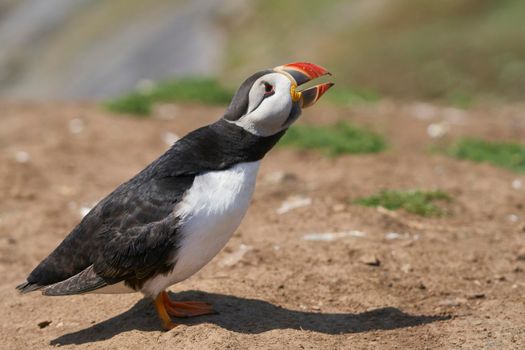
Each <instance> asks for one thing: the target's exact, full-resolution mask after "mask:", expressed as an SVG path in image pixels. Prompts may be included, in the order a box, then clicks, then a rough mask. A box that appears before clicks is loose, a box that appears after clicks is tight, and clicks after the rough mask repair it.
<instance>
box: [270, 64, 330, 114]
mask: <svg viewBox="0 0 525 350" xmlns="http://www.w3.org/2000/svg"><path fill="white" fill-rule="evenodd" d="M273 70H274V71H276V72H279V73H283V74H284V75H286V76H287V77H288V78H289V79H290V80H291V81H292V87H291V89H290V94H291V95H292V100H293V101H294V102H297V101H301V107H302V108H306V107H310V106H311V105H313V104H314V103H316V102H317V100H319V99H320V98H321V96H323V94H324V93H325V92H326V91H328V89H330V88H331V87H332V86H334V84H333V83H323V84H318V85H315V86H312V87H309V88H307V89H304V90H302V91H297V88H300V86H301V85H303V84H305V83H307V82H309V81H311V80H313V79H317V78H320V77H322V76H325V75H331V74H330V73H329V72H328V71H327V70H326V69H324V68H323V67H319V66H317V65H315V64H313V63H308V62H294V63H289V64H285V65H282V66H279V67H275V68H274V69H273Z"/></svg>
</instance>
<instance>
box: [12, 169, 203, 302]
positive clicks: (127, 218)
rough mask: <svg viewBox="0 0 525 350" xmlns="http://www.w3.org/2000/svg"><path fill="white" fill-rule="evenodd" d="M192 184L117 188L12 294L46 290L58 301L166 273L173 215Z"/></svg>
mask: <svg viewBox="0 0 525 350" xmlns="http://www.w3.org/2000/svg"><path fill="white" fill-rule="evenodd" d="M193 178H194V177H193V176H177V177H163V178H149V179H148V178H147V177H146V179H144V177H143V176H140V174H139V176H137V178H134V179H132V180H131V181H129V182H128V183H125V184H123V185H121V186H120V187H119V188H117V190H115V191H114V192H113V193H111V194H110V195H109V196H108V197H106V198H105V199H104V200H102V201H101V202H100V203H99V204H98V205H97V206H96V207H95V208H93V209H92V210H91V212H90V213H89V214H88V215H86V217H85V218H84V219H83V220H82V221H81V222H80V224H79V225H78V226H77V227H76V228H75V229H74V230H73V231H72V232H71V233H70V234H69V235H68V237H66V239H65V240H64V241H63V242H62V243H61V244H60V245H59V246H58V247H57V248H56V249H55V250H54V251H53V252H52V253H51V254H50V255H49V256H48V257H47V258H46V259H44V260H43V261H42V262H41V263H40V264H39V265H38V266H37V267H36V268H35V269H34V270H33V272H31V274H30V275H29V277H28V278H27V282H26V283H24V284H22V285H20V286H19V287H18V289H19V290H21V291H22V292H30V291H32V290H36V289H40V288H43V287H47V286H51V287H49V288H46V289H45V291H44V294H48V295H64V294H75V293H83V292H87V291H90V290H94V289H98V288H101V287H104V286H106V285H108V284H114V283H117V282H120V281H123V280H126V281H128V282H129V284H130V285H131V286H132V287H135V286H137V285H139V284H140V283H142V281H143V280H144V279H147V278H149V277H151V276H153V275H154V274H156V273H162V272H166V271H168V270H169V269H171V268H172V267H173V266H172V264H171V261H172V258H173V255H174V254H175V253H176V250H177V245H178V239H179V238H180V237H179V235H177V232H176V230H177V221H178V218H177V217H176V216H175V215H174V209H175V206H176V205H177V203H178V202H179V201H180V200H181V198H182V196H183V195H184V192H185V191H186V189H188V188H189V187H190V186H191V184H192V182H193ZM143 180H145V181H143ZM88 272H89V273H88ZM88 280H89V281H90V283H87V282H88ZM61 282H63V283H61ZM57 284H60V285H57ZM53 285H54V288H52V287H53Z"/></svg>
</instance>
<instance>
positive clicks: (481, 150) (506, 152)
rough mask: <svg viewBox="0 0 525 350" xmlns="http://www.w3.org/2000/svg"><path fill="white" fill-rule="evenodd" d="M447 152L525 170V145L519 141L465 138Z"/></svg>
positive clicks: (508, 167)
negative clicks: (490, 140)
mask: <svg viewBox="0 0 525 350" xmlns="http://www.w3.org/2000/svg"><path fill="white" fill-rule="evenodd" d="M447 153H448V154H449V155H451V156H453V157H456V158H459V159H467V160H472V161H475V162H488V163H491V164H494V165H496V166H500V167H503V168H507V169H511V170H514V171H517V172H525V145H523V144H519V143H511V142H488V141H484V140H477V139H463V140H460V141H458V142H456V143H455V144H453V145H452V146H451V147H450V148H449V149H448V150H447Z"/></svg>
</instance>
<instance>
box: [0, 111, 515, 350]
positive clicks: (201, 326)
mask: <svg viewBox="0 0 525 350" xmlns="http://www.w3.org/2000/svg"><path fill="white" fill-rule="evenodd" d="M321 104H322V103H320V105H321ZM221 111H222V108H209V107H208V108H205V107H200V106H178V105H167V106H162V107H161V108H158V109H157V111H156V113H155V116H154V117H153V118H150V119H134V118H127V117H120V116H115V115H111V114H109V113H107V112H105V111H103V110H101V109H100V108H99V107H97V106H95V105H92V104H21V103H19V104H14V103H6V102H4V103H0V198H1V199H0V275H1V276H2V279H1V284H0V303H1V306H0V310H1V315H2V317H1V318H0V326H1V328H0V348H2V349H47V348H50V347H54V346H60V347H62V348H65V349H71V348H82V349H525V176H524V175H523V174H522V175H519V174H516V173H512V172H510V171H507V170H502V169H498V168H495V167H492V166H490V165H486V164H474V163H470V162H466V161H458V160H454V159H450V158H447V157H445V156H443V155H440V154H438V153H431V152H429V148H430V147H431V146H432V144H435V143H438V144H439V143H441V142H444V140H447V139H450V138H452V137H456V136H459V135H471V136H474V135H475V136H482V137H486V138H490V139H509V138H512V139H514V140H522V141H523V140H525V106H509V107H505V108H503V107H498V108H495V107H494V108H479V109H474V110H469V111H461V110H456V109H451V108H444V107H436V106H431V105H427V104H421V103H418V104H415V103H413V104H395V103H393V102H389V101H385V102H382V103H380V104H378V105H374V106H369V107H360V108H355V107H354V108H331V107H327V106H316V107H314V108H312V109H311V110H307V111H306V112H305V115H304V118H303V120H302V122H304V121H309V122H318V123H328V122H330V121H334V120H337V119H346V120H350V121H352V122H355V123H357V124H359V125H367V126H368V127H370V128H373V129H375V130H377V131H378V132H381V133H383V134H385V135H386V137H387V139H388V141H389V144H390V145H389V149H388V150H387V151H386V152H384V153H381V154H377V155H353V156H343V157H338V158H334V159H329V158H324V157H322V156H321V155H320V154H318V153H316V152H301V151H293V150H289V149H281V148H277V149H275V150H272V151H271V152H270V154H268V156H267V157H266V159H265V160H264V161H263V165H262V167H261V171H260V174H259V178H258V183H257V188H256V192H255V195H254V200H253V203H252V205H251V207H250V210H249V211H248V214H247V216H246V218H245V220H244V221H243V223H242V225H241V227H240V228H239V230H238V231H237V232H236V233H235V235H234V236H233V238H232V239H231V241H230V242H229V243H228V245H227V246H226V248H225V249H224V250H223V251H222V252H221V253H220V254H219V255H218V256H217V257H216V258H215V259H214V260H213V261H212V262H211V263H210V264H209V265H208V266H206V267H205V268H204V269H203V270H202V271H200V272H199V273H198V274H196V275H195V276H193V277H192V278H190V279H189V280H187V281H185V282H183V283H180V284H178V285H175V286H173V287H172V288H171V291H172V292H173V297H174V298H178V299H181V300H187V299H197V300H204V301H209V302H211V303H213V304H214V305H215V307H216V309H217V310H218V311H219V314H218V315H213V316H206V317H201V318H194V319H181V320H180V323H181V324H180V325H179V326H178V327H176V328H175V329H174V330H172V331H170V332H163V331H161V329H160V323H159V321H158V319H157V316H156V313H155V312H154V309H153V306H152V303H151V301H150V300H146V299H142V297H141V295H139V294H123V295H92V294H90V295H82V296H72V297H55V298H51V297H43V296H41V295H40V294H39V293H32V294H28V295H23V296H22V295H19V294H18V293H17V292H16V291H15V286H16V285H17V284H18V283H21V282H22V281H24V278H25V277H26V276H27V274H28V273H29V272H30V271H31V269H32V268H33V267H34V266H35V265H36V264H37V263H38V262H39V261H40V260H41V259H42V258H44V257H45V256H46V255H47V254H48V253H49V252H50V251H51V250H52V249H53V248H54V247H55V246H56V245H57V244H58V243H59V242H60V241H61V240H62V239H63V238H64V236H65V235H66V234H67V233H68V232H69V231H70V230H71V229H72V228H73V227H74V225H75V224H76V223H77V222H78V221H79V219H80V218H81V212H82V211H85V210H87V209H86V208H89V207H91V206H92V205H93V203H96V202H97V201H98V200H100V199H101V198H102V197H103V196H105V195H106V194H108V193H109V192H110V191H111V190H112V189H113V188H114V187H115V186H117V185H118V184H120V183H121V182H123V181H125V180H127V179H128V178H129V177H131V176H133V175H134V174H135V173H137V172H138V171H139V170H140V169H142V168H143V167H144V166H145V165H146V164H148V163H149V162H150V161H152V160H153V159H155V158H156V157H157V156H158V155H160V154H161V153H162V152H163V151H164V150H165V149H166V148H167V147H168V146H167V145H168V142H169V141H170V140H171V138H172V137H173V135H172V134H169V133H174V134H177V135H184V134H185V133H186V132H188V131H190V130H192V129H194V128H196V127H198V126H201V125H203V124H205V123H208V122H211V121H213V120H214V119H215V118H216V117H218V116H220V115H221ZM429 125H434V126H433V127H431V129H432V130H434V131H435V130H438V131H439V130H441V132H442V133H443V132H444V133H445V135H444V136H443V137H442V138H441V139H433V138H431V137H430V136H429V135H428V132H427V129H428V127H429ZM436 140H437V141H436ZM409 188H421V189H435V188H440V189H442V190H445V191H447V192H448V193H449V194H450V195H451V196H452V197H453V198H454V200H453V201H452V202H451V203H449V204H445V208H446V210H447V211H448V213H449V214H448V215H446V216H444V217H441V218H420V217H417V216H414V215H411V214H407V213H404V212H399V211H396V212H390V211H387V210H384V209H383V210H382V209H380V208H379V209H377V208H365V207H360V206H356V205H351V204H349V203H350V202H351V200H352V199H354V198H356V197H359V196H364V195H369V194H372V193H375V192H376V191H378V190H380V189H409ZM297 196H301V197H300V198H302V200H303V202H304V204H308V202H309V201H310V200H311V202H310V204H309V205H305V206H303V207H300V208H295V209H292V210H290V211H287V212H284V213H283V211H284V210H283V211H279V213H278V209H279V208H280V207H281V205H282V204H283V202H288V201H290V199H293V198H294V197H297ZM322 233H334V234H333V235H332V238H334V239H333V240H318V239H319V238H325V239H326V236H311V234H322ZM305 235H310V236H306V238H310V239H305ZM316 238H317V240H316ZM312 239H313V240H312Z"/></svg>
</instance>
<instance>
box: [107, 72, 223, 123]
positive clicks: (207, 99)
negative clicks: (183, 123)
mask: <svg viewBox="0 0 525 350" xmlns="http://www.w3.org/2000/svg"><path fill="white" fill-rule="evenodd" d="M232 95H233V92H232V91H230V90H228V89H225V88H224V87H222V86H221V85H220V84H219V83H218V82H217V81H216V80H213V79H198V78H186V79H180V80H170V81H165V82H161V83H158V84H157V85H154V86H152V87H151V89H147V90H146V89H144V91H135V92H132V93H130V94H128V95H125V96H122V97H120V98H117V99H115V100H113V101H109V102H107V103H106V107H107V108H108V109H109V110H110V111H113V112H117V113H128V114H134V115H138V116H145V115H148V114H150V113H151V108H152V106H153V104H154V103H156V102H198V103H204V104H227V103H228V102H229V101H230V99H231V97H232Z"/></svg>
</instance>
